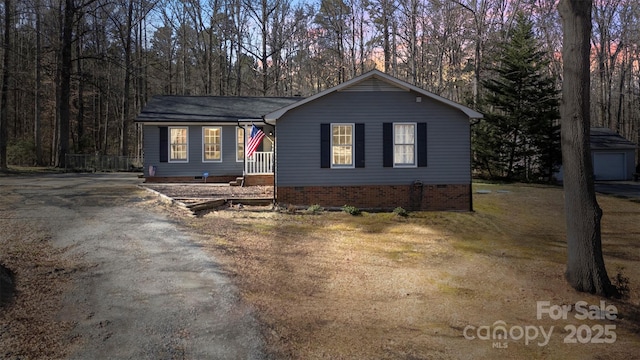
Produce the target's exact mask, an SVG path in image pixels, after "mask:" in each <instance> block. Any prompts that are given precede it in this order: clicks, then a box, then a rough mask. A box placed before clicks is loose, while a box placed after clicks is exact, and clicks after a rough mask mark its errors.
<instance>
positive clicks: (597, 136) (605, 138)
mask: <svg viewBox="0 0 640 360" xmlns="http://www.w3.org/2000/svg"><path fill="white" fill-rule="evenodd" d="M589 139H590V141H591V149H592V150H617V149H636V148H637V147H638V146H637V145H636V144H634V143H632V142H631V141H629V140H627V139H625V138H623V137H622V136H621V135H620V134H618V133H617V132H615V131H613V130H611V129H609V128H604V127H592V128H591V135H590V138H589Z"/></svg>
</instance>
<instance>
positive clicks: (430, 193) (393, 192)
mask: <svg viewBox="0 0 640 360" xmlns="http://www.w3.org/2000/svg"><path fill="white" fill-rule="evenodd" d="M277 201H278V203H279V204H290V205H301V206H309V205H314V204H318V205H321V206H324V207H341V206H344V205H351V206H355V207H358V208H361V209H394V208H396V207H398V206H400V207H402V208H404V209H406V210H414V211H415V210H434V211H440V210H456V211H470V210H471V185H447V184H442V185H417V186H415V185H362V186H301V187H293V186H292V187H282V186H279V187H278V188H277Z"/></svg>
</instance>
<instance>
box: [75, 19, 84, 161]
mask: <svg viewBox="0 0 640 360" xmlns="http://www.w3.org/2000/svg"><path fill="white" fill-rule="evenodd" d="M80 17H82V15H79V16H78V18H80ZM81 24H82V22H81V21H80V19H78V29H77V31H78V34H81V33H82V28H81V26H82V25H81ZM76 54H77V56H78V60H77V61H76V66H77V67H76V70H77V72H78V113H77V114H76V133H77V136H78V139H77V140H76V141H77V142H76V143H75V144H74V145H75V146H74V148H75V150H76V151H77V153H79V154H82V153H84V151H85V146H86V141H85V139H84V80H83V74H82V41H81V39H80V38H78V40H77V41H76Z"/></svg>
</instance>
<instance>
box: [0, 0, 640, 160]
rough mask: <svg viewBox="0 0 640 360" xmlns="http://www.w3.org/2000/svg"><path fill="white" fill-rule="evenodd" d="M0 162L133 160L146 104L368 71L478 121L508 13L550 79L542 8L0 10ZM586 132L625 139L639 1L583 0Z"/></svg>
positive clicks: (174, 3)
mask: <svg viewBox="0 0 640 360" xmlns="http://www.w3.org/2000/svg"><path fill="white" fill-rule="evenodd" d="M0 7H1V8H2V11H1V18H0V20H1V22H2V29H1V30H0V31H1V32H2V39H3V41H2V43H3V46H2V48H1V49H0V56H2V59H3V62H2V70H3V74H4V76H3V78H4V79H6V80H7V81H6V84H3V89H4V90H6V91H4V92H3V93H4V95H3V97H2V99H1V109H0V111H1V115H2V120H4V123H6V124H7V126H6V127H5V130H6V132H7V140H8V141H7V142H8V150H7V154H8V160H9V163H22V164H25V165H33V164H39V165H55V166H62V165H64V154H65V153H77V154H82V153H85V154H109V155H123V156H134V157H140V156H142V139H141V136H142V135H141V129H140V127H139V126H137V125H135V124H134V123H133V119H134V118H135V116H136V115H137V114H138V112H139V111H140V109H141V108H142V106H144V104H145V103H146V102H147V100H148V99H149V98H150V97H151V96H153V95H158V94H178V95H230V96H263V95H264V96H294V95H302V96H308V95H311V94H314V93H316V92H318V91H321V90H324V89H326V88H329V87H332V86H335V85H337V84H339V83H340V82H342V81H345V80H348V79H350V78H352V77H354V76H357V75H360V74H362V73H364V72H366V71H368V70H371V69H373V68H378V69H379V70H382V71H385V72H387V73H389V74H391V75H393V76H396V77H398V78H400V79H403V80H405V81H407V82H410V83H412V84H415V85H416V86H419V87H421V88H424V89H426V90H428V91H431V92H433V93H435V94H438V95H441V96H444V97H446V98H449V99H452V100H454V101H457V102H460V103H463V104H465V105H468V106H470V107H473V108H478V102H479V101H480V99H482V98H483V92H486V91H488V90H487V89H486V88H485V87H484V86H483V84H485V83H486V81H487V80H490V78H491V77H492V76H494V72H492V71H491V70H490V69H492V68H493V67H494V64H493V62H494V61H495V56H493V55H494V54H495V53H496V52H498V51H499V45H500V44H502V43H504V42H505V40H506V37H507V34H508V33H509V31H510V30H511V29H512V28H513V26H515V22H516V14H517V13H518V12H521V13H523V14H525V16H526V17H527V18H529V19H530V21H531V22H532V23H533V31H534V34H535V37H536V39H537V41H538V44H539V46H540V51H541V52H542V53H543V54H545V56H546V57H547V58H546V60H547V61H548V66H547V67H546V69H545V71H546V72H548V74H547V75H549V76H550V77H551V78H552V79H554V81H555V83H556V87H557V89H559V88H560V85H561V82H562V59H561V49H562V29H561V26H560V19H559V15H558V11H557V8H556V7H557V0H456V1H454V0H300V1H292V0H158V1H152V0H132V1H125V0H20V1H15V0H4V2H3V4H0ZM591 69H592V72H591V74H592V75H591V80H592V82H591V85H592V87H591V91H592V94H591V96H592V102H591V104H592V105H591V106H592V108H591V119H592V125H594V126H605V127H609V128H611V129H614V130H617V131H618V132H620V133H621V134H622V135H623V136H625V137H627V138H628V139H630V140H632V141H634V142H636V143H637V142H638V140H639V133H640V3H639V2H638V1H637V0H595V1H594V8H593V31H592V66H591Z"/></svg>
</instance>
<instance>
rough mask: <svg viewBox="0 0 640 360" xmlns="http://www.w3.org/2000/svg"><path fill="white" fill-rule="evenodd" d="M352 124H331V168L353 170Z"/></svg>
mask: <svg viewBox="0 0 640 360" xmlns="http://www.w3.org/2000/svg"><path fill="white" fill-rule="evenodd" d="M353 130H354V129H353V124H331V167H332V168H353V167H354V166H353V164H354V161H353V155H354V151H353V144H354V142H353V140H354V131H353Z"/></svg>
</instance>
